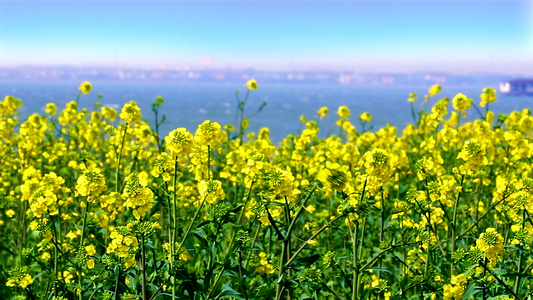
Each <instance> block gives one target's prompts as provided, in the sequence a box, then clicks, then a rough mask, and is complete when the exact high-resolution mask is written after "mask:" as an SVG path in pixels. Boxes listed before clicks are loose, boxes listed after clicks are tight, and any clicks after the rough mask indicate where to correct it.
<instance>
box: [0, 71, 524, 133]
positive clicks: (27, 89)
mask: <svg viewBox="0 0 533 300" xmlns="http://www.w3.org/2000/svg"><path fill="white" fill-rule="evenodd" d="M92 85H93V89H92V91H91V93H90V94H89V95H83V96H82V99H81V101H80V106H82V107H88V108H91V107H93V104H94V102H95V101H96V100H97V95H98V94H101V95H102V96H103V98H102V99H100V102H101V103H102V105H108V106H113V107H115V108H118V110H120V108H121V107H122V105H123V104H124V103H126V102H128V101H130V100H135V101H136V102H137V103H138V104H139V106H140V107H141V111H142V113H143V118H144V119H148V120H149V121H150V122H151V123H152V122H153V121H152V120H153V113H152V111H151V103H152V102H153V100H154V99H155V97H156V96H158V95H160V96H162V97H163V98H164V99H165V103H164V104H163V106H162V108H161V111H162V112H163V113H164V114H166V116H167V122H166V123H165V124H164V125H163V126H162V134H166V133H168V132H169V131H170V130H172V129H174V128H177V127H186V128H188V129H189V130H190V131H191V132H194V131H195V130H196V126H197V125H198V124H200V123H201V122H203V121H204V120H211V121H216V122H219V123H220V124H222V125H224V124H227V123H232V124H233V123H234V122H235V111H236V107H237V101H236V97H235V90H236V89H240V90H241V93H240V96H241V98H242V97H244V94H245V92H246V88H245V87H244V86H239V85H234V84H215V83H178V84H172V83H152V82H151V83H148V82H92ZM78 86H79V82H27V81H26V82H15V81H13V82H10V81H4V82H0V95H2V96H4V95H14V96H16V97H18V98H20V99H22V101H23V108H22V109H21V113H22V117H21V118H22V119H23V118H25V117H26V116H27V115H29V114H31V113H34V112H44V107H45V105H46V103H48V102H55V103H56V104H57V105H58V108H59V109H62V108H63V107H64V105H65V104H66V103H67V102H68V101H70V100H74V99H75V98H76V95H77V94H78V89H77V88H78ZM429 87H430V86H429V85H428V86H413V87H407V86H342V85H304V84H272V85H268V84H264V85H262V84H261V82H259V89H257V90H253V91H251V93H250V97H249V99H248V103H247V105H246V108H245V109H246V110H245V115H249V114H252V113H253V112H255V111H256V110H257V108H258V107H259V106H260V105H261V103H263V102H266V103H267V106H266V107H265V108H264V109H263V111H261V112H260V113H259V114H257V115H256V116H254V117H253V118H252V119H251V120H250V128H249V130H253V131H257V130H258V129H259V128H261V127H264V126H266V127H269V128H270V132H271V138H272V140H273V141H274V142H279V141H280V140H281V139H282V138H283V137H285V136H286V135H288V134H297V133H298V131H299V130H300V129H302V128H303V124H302V123H301V122H300V121H299V117H300V116H301V115H305V116H307V118H308V119H314V118H315V116H316V111H317V110H318V109H319V108H320V107H322V106H327V107H329V109H330V114H329V115H328V116H327V117H326V118H325V119H324V120H323V121H321V123H320V124H321V131H320V135H321V136H326V135H327V134H328V133H330V132H332V131H333V130H335V132H338V131H337V129H335V126H334V123H335V120H336V111H337V108H338V107H339V106H340V105H346V106H348V107H349V108H350V110H351V112H352V117H351V120H352V122H353V123H354V125H356V126H357V127H358V129H360V125H359V123H358V121H357V120H358V119H357V116H358V115H359V114H361V113H363V112H365V111H367V112H369V113H370V114H371V115H372V116H373V120H372V125H373V126H374V128H375V129H378V128H380V127H382V126H384V125H385V124H387V123H390V124H392V125H394V126H396V127H398V131H399V132H401V130H402V129H403V128H404V127H405V126H406V125H407V124H408V123H410V122H412V117H411V110H410V103H408V102H407V98H408V96H409V93H411V92H415V93H417V95H418V97H419V100H418V101H417V102H416V103H417V109H420V108H422V106H421V104H420V103H421V102H422V100H421V99H423V95H424V94H426V93H427V89H428V88H429ZM483 88H484V86H479V87H476V86H462V87H458V86H446V84H443V85H442V89H443V91H442V92H441V93H440V94H439V95H437V97H435V98H434V100H431V102H430V105H429V107H431V105H432V104H433V103H434V102H435V101H436V100H437V99H440V98H442V97H445V96H447V97H450V99H451V98H453V97H454V96H455V95H456V94H457V93H459V92H461V93H463V94H465V95H467V96H468V97H469V98H474V99H475V103H476V104H477V105H478V106H479V101H480V100H479V95H480V94H481V92H482V89H483ZM494 88H495V87H494ZM532 106H533V97H532V96H509V95H501V94H498V101H497V102H496V103H491V106H490V108H491V110H494V111H495V112H496V113H506V114H507V113H510V112H512V111H513V110H522V109H524V108H532ZM450 108H451V105H450ZM469 115H470V116H472V117H476V116H477V113H476V111H475V110H474V109H473V108H472V109H471V110H470V112H469Z"/></svg>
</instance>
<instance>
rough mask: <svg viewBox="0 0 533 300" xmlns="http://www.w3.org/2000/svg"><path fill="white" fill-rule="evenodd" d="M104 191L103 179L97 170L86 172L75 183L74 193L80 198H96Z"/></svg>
mask: <svg viewBox="0 0 533 300" xmlns="http://www.w3.org/2000/svg"><path fill="white" fill-rule="evenodd" d="M106 190H107V185H106V182H105V177H104V175H103V174H102V171H100V170H99V169H92V170H86V171H85V172H83V174H82V175H81V176H80V177H79V178H78V180H77V182H76V191H77V192H78V194H79V195H81V196H89V195H91V196H98V195H100V194H101V193H102V192H104V191H106Z"/></svg>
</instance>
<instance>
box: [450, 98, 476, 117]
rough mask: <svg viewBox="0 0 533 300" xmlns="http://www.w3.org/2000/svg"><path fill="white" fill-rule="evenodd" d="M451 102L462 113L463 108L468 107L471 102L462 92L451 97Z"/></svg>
mask: <svg viewBox="0 0 533 300" xmlns="http://www.w3.org/2000/svg"><path fill="white" fill-rule="evenodd" d="M452 104H453V108H454V109H456V110H458V111H460V112H461V113H463V114H464V113H465V110H467V109H469V108H470V105H471V104H472V102H471V101H470V99H468V97H466V96H465V95H464V94H461V93H459V94H457V95H455V97H453V100H452Z"/></svg>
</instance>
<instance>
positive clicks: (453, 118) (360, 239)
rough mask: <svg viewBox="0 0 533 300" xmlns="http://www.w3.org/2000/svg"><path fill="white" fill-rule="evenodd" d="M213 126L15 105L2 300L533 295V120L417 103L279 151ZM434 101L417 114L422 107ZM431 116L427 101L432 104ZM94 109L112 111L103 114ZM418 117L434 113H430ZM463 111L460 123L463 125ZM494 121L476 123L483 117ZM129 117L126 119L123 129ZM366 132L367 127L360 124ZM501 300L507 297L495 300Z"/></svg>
mask: <svg viewBox="0 0 533 300" xmlns="http://www.w3.org/2000/svg"><path fill="white" fill-rule="evenodd" d="M256 88H257V83H256V82H255V81H254V80H251V81H249V82H248V88H247V90H246V95H245V97H244V99H243V100H242V101H241V100H238V103H237V115H236V120H237V122H236V123H237V124H235V125H236V126H233V125H230V124H227V125H225V126H221V125H220V124H218V123H216V122H211V121H205V122H203V123H202V124H200V125H199V126H198V128H197V129H196V131H195V132H194V133H192V132H189V131H188V130H187V129H186V128H176V129H175V130H172V131H171V132H170V133H169V134H168V135H167V136H166V137H160V136H159V126H160V125H161V123H162V122H164V120H165V118H164V117H163V118H160V117H161V116H160V114H161V112H160V110H159V109H160V108H161V106H162V105H163V104H164V100H163V98H161V97H157V98H156V100H155V101H154V103H153V105H152V113H153V114H154V115H153V116H150V119H153V117H154V116H155V122H153V123H152V126H150V125H149V124H148V123H147V121H145V120H144V119H143V116H144V117H146V114H145V115H143V112H141V111H140V109H139V107H138V106H137V104H136V103H135V102H133V101H131V102H129V103H126V104H125V105H124V107H123V108H122V110H121V111H120V113H119V112H117V111H116V110H115V109H113V108H110V107H103V106H101V105H100V104H99V103H86V101H88V100H85V99H86V98H87V97H85V98H84V95H85V94H89V93H90V90H91V84H90V83H88V82H84V83H82V85H81V86H80V94H79V96H78V99H76V101H72V102H70V103H68V104H67V105H66V107H65V108H63V109H62V110H61V111H58V109H57V107H56V106H55V105H54V104H53V103H49V104H47V105H46V113H45V114H44V115H39V114H33V115H30V116H29V117H28V118H27V119H26V120H25V121H23V122H22V123H19V120H18V119H17V115H18V112H17V110H18V109H19V108H20V107H21V105H22V102H21V100H19V99H16V98H15V97H12V96H6V97H5V99H4V101H3V102H0V116H1V118H0V135H1V142H0V157H1V164H2V167H1V171H0V172H1V176H2V185H1V187H0V197H1V200H0V298H2V299H8V298H13V299H55V300H59V299H76V298H78V299H173V298H177V299H281V298H283V299H368V298H374V299H375V298H377V299H461V298H463V297H474V298H476V299H496V297H499V298H498V299H523V298H525V297H527V296H528V295H531V293H532V291H533V287H532V285H531V284H532V283H533V281H532V272H531V271H532V266H533V258H532V254H533V252H532V249H531V244H532V241H533V240H532V238H533V221H532V219H531V214H532V213H533V173H532V167H533V164H532V162H533V160H532V155H533V140H532V136H533V131H532V127H533V117H532V116H531V113H530V111H529V110H528V109H524V110H523V111H522V112H513V113H511V114H509V115H499V116H494V113H493V112H491V111H490V110H489V107H488V106H489V103H491V102H494V101H496V97H495V92H494V90H492V89H490V88H487V89H485V90H484V91H483V93H482V94H481V97H480V98H481V103H480V106H481V107H482V108H478V107H477V106H476V105H475V102H476V101H474V100H473V99H469V98H468V97H467V96H465V95H463V94H458V95H457V96H455V97H454V98H453V99H452V100H451V106H452V107H450V99H448V98H443V99H439V100H437V98H438V97H437V95H438V94H439V92H440V86H438V85H435V86H433V87H431V88H430V89H429V91H428V95H426V96H425V97H424V99H421V100H419V99H417V97H416V95H414V94H411V95H409V98H408V101H409V102H411V103H412V113H413V123H412V124H410V125H408V126H407V127H406V128H404V129H403V131H401V132H398V129H397V128H395V127H393V126H390V125H387V126H385V127H383V128H380V129H378V130H377V131H375V132H371V131H368V130H366V128H368V127H369V126H370V124H371V121H372V116H371V115H370V114H368V113H362V114H361V115H359V116H358V118H355V119H356V120H358V123H359V124H356V123H354V122H352V121H351V119H350V117H351V112H350V110H349V108H348V107H346V106H341V107H339V108H338V111H337V115H338V116H337V119H338V121H337V125H338V130H339V131H338V134H337V135H332V136H329V137H327V138H325V139H319V138H317V133H318V131H319V129H320V121H321V120H322V119H323V118H325V117H331V116H327V115H328V112H329V110H328V108H326V107H323V108H321V109H320V110H318V112H317V115H316V117H314V118H313V120H310V119H309V120H308V118H306V117H305V116H303V117H302V118H301V120H302V122H304V123H305V129H303V130H302V131H301V132H300V133H299V134H297V135H290V136H287V137H286V138H285V139H284V140H283V141H282V142H281V143H280V144H279V145H277V146H276V145H274V144H273V143H272V142H271V141H270V139H269V130H268V128H262V129H260V130H259V131H258V132H257V133H254V132H249V133H247V132H246V128H247V126H248V124H249V118H247V117H245V105H246V102H247V100H248V97H249V95H250V94H251V93H253V90H254V89H256ZM415 104H416V106H415ZM419 104H420V105H419ZM81 106H89V107H94V109H92V110H89V109H86V108H81ZM415 107H423V109H422V110H420V111H418V112H417V111H416V110H415ZM448 110H451V112H450V113H449V111H448ZM467 113H468V114H478V115H479V118H478V119H477V120H475V121H473V122H464V121H462V117H463V116H465V115H466V114H467ZM117 117H118V119H117ZM356 125H357V126H356ZM491 297H492V298H491Z"/></svg>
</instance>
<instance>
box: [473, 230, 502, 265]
mask: <svg viewBox="0 0 533 300" xmlns="http://www.w3.org/2000/svg"><path fill="white" fill-rule="evenodd" d="M476 248H478V249H479V250H481V251H483V252H484V253H485V256H486V257H487V258H489V259H490V258H495V257H497V256H498V255H499V254H500V253H501V252H502V251H503V237H502V236H501V234H499V233H498V232H497V231H496V229H494V228H487V230H485V232H483V233H481V235H480V236H479V238H478V239H477V240H476Z"/></svg>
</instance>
